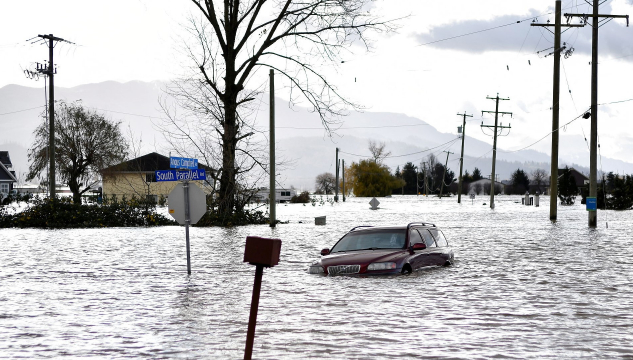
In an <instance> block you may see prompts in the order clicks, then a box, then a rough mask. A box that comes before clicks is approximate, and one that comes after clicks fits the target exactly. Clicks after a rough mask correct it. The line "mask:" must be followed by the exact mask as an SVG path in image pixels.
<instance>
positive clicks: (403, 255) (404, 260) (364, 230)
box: [308, 222, 454, 275]
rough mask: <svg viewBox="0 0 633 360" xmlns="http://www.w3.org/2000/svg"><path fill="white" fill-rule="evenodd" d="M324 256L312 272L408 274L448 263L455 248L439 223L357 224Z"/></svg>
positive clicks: (330, 273)
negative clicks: (438, 225)
mask: <svg viewBox="0 0 633 360" xmlns="http://www.w3.org/2000/svg"><path fill="white" fill-rule="evenodd" d="M321 255H322V258H321V260H317V261H315V262H314V263H312V265H311V266H310V268H309V270H308V272H309V273H310V274H328V275H352V274H365V275H371V274H376V275H378V274H408V273H411V272H413V271H415V270H418V269H420V268H423V267H427V266H446V265H451V264H452V263H453V261H454V254H453V250H452V249H451V248H450V246H449V244H448V241H447V240H446V237H444V234H443V233H442V231H441V230H440V229H438V228H437V226H435V224H430V223H423V222H414V223H410V224H408V225H406V226H389V227H373V226H357V227H355V228H353V229H352V230H350V231H349V232H348V233H347V234H345V236H343V237H342V238H341V239H340V240H339V241H338V242H337V243H336V244H335V245H334V246H333V247H332V249H323V250H321Z"/></svg>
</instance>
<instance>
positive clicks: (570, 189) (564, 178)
mask: <svg viewBox="0 0 633 360" xmlns="http://www.w3.org/2000/svg"><path fill="white" fill-rule="evenodd" d="M577 195H578V186H577V185H576V179H574V177H573V176H572V174H571V170H570V169H569V167H567V166H565V169H563V171H562V173H561V175H560V176H559V177H558V198H559V199H560V203H561V205H572V204H573V203H574V202H575V201H576V196H577Z"/></svg>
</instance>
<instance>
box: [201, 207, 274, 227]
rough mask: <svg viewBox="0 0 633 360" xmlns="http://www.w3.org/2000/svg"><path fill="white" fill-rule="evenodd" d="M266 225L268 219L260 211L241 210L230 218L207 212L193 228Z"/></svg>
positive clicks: (268, 221)
mask: <svg viewBox="0 0 633 360" xmlns="http://www.w3.org/2000/svg"><path fill="white" fill-rule="evenodd" d="M278 222H279V221H278ZM268 223H270V218H269V217H268V216H266V214H264V212H263V211H260V210H245V209H242V210H240V211H235V212H234V213H232V214H231V215H230V216H223V215H221V214H220V213H218V212H215V211H211V210H209V211H207V213H206V214H204V216H202V218H201V219H200V221H198V223H197V224H196V225H195V226H241V225H263V224H268Z"/></svg>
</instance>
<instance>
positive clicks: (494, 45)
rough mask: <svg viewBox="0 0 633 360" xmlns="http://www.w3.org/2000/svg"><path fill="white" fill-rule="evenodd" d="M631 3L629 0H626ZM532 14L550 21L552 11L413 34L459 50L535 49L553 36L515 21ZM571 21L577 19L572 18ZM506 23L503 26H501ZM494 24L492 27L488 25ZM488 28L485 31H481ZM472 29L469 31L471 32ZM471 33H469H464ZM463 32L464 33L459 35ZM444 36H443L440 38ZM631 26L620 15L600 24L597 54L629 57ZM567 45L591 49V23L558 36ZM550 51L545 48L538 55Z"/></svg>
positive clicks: (632, 48)
mask: <svg viewBox="0 0 633 360" xmlns="http://www.w3.org/2000/svg"><path fill="white" fill-rule="evenodd" d="M628 1H629V2H631V3H633V0H628ZM600 12H601V13H606V14H609V13H611V8H610V6H604V7H603V8H601V9H600ZM530 17H533V18H535V19H537V22H539V23H544V22H546V21H547V20H548V19H549V20H550V21H551V22H553V21H554V18H553V16H552V15H549V16H539V12H537V11H535V10H530V13H529V15H527V16H526V15H525V14H524V15H504V16H499V17H496V18H494V19H492V20H489V21H481V20H466V21H460V22H453V23H450V24H446V25H441V26H437V27H434V28H432V29H431V30H430V32H428V33H417V34H414V36H415V38H416V39H417V40H418V41H419V43H420V44H421V45H424V46H431V47H435V48H439V49H450V50H459V51H464V52H469V53H484V52H487V51H519V50H521V52H522V53H529V52H536V51H539V50H544V49H547V48H549V47H552V46H553V42H554V36H553V34H552V33H550V32H549V31H548V30H546V29H545V28H542V27H532V26H530V22H531V21H529V20H528V21H525V22H521V23H517V21H520V20H525V19H527V18H530ZM563 22H565V19H563ZM573 23H578V20H575V21H574V22H573ZM503 25H507V26H503ZM495 27H498V28H496V29H492V28H495ZM486 29H491V30H488V31H482V30H486ZM471 33H472V34H471ZM465 34H471V35H465ZM461 35H465V36H461ZM444 39H447V40H444ZM631 39H633V27H628V28H627V27H626V21H625V20H624V19H615V20H613V21H611V22H610V23H608V24H605V25H604V26H602V27H601V28H600V43H599V48H600V56H601V57H602V58H604V57H605V56H610V57H613V58H622V57H625V56H628V57H626V58H624V59H623V60H628V61H633V56H629V55H633V40H631ZM562 40H563V41H564V42H566V44H567V46H568V48H569V47H573V48H574V53H576V54H577V53H582V54H590V53H591V27H590V26H586V27H584V28H570V29H569V30H567V31H566V32H565V33H564V34H563V37H562ZM549 52H551V50H550V51H547V52H544V53H542V54H541V55H545V54H547V53H549Z"/></svg>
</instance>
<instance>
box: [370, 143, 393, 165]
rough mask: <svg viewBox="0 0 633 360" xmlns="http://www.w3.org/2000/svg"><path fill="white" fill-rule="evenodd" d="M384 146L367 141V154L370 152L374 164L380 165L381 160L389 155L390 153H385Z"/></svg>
mask: <svg viewBox="0 0 633 360" xmlns="http://www.w3.org/2000/svg"><path fill="white" fill-rule="evenodd" d="M385 146H386V145H385V143H384V142H381V143H380V144H378V143H377V142H375V141H374V140H369V152H371V157H372V158H373V159H374V162H375V163H377V164H381V163H382V160H384V159H385V158H387V157H389V155H391V151H386V150H385Z"/></svg>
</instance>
